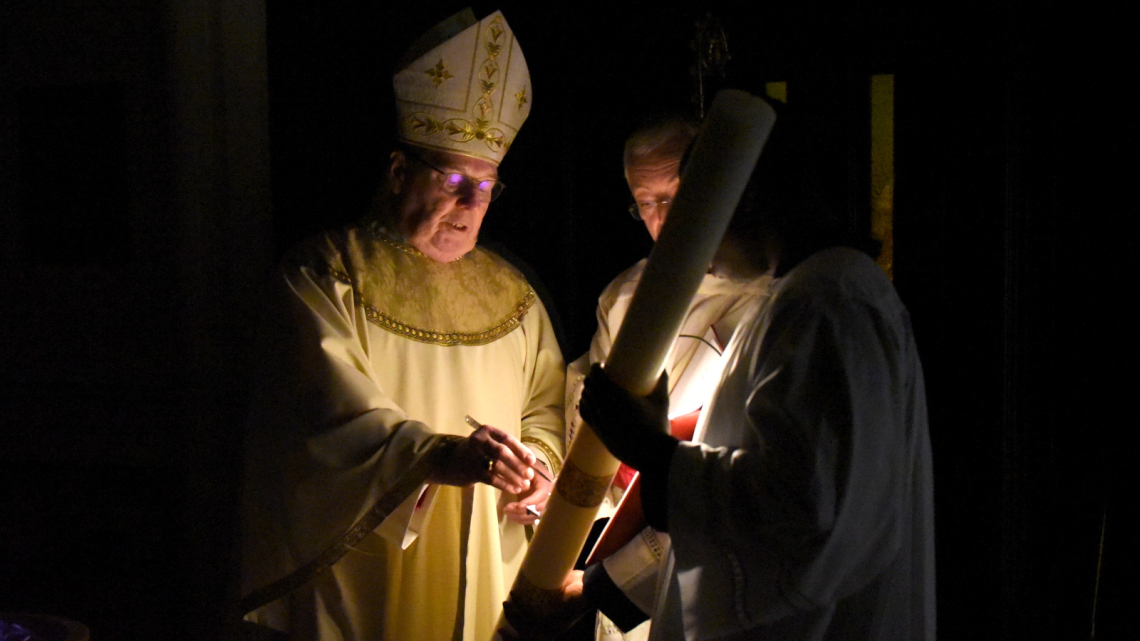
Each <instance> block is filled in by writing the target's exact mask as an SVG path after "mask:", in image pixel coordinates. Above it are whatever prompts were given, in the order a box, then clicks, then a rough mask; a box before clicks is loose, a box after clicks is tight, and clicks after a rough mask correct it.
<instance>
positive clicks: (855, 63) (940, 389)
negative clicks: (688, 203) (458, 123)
mask: <svg viewBox="0 0 1140 641" xmlns="http://www.w3.org/2000/svg"><path fill="white" fill-rule="evenodd" d="M267 4H268V6H266V4H263V3H259V2H257V1H256V0H240V1H234V2H226V1H223V0H214V1H212V2H211V1H208V0H200V1H193V0H167V1H166V2H146V1H143V0H113V1H112V0H108V1H105V2H99V3H92V2H83V1H80V0H72V1H63V0H56V1H44V2H6V3H3V4H0V267H2V270H0V359H2V360H0V362H2V373H0V612H5V611H7V612H40V613H51V614H57V615H62V616H66V617H70V618H73V619H77V620H80V621H83V622H85V623H86V624H88V625H89V626H90V627H91V629H92V633H93V636H92V638H93V639H95V640H96V641H104V640H110V639H115V640H117V639H140V640H142V639H157V638H166V639H192V638H193V639H199V638H218V637H219V635H220V634H221V633H220V626H219V621H220V620H221V618H222V615H223V613H224V612H225V609H226V606H227V604H228V603H230V602H231V601H232V599H233V598H235V597H236V590H237V588H236V582H235V573H234V568H235V567H236V532H237V521H236V516H237V512H236V499H237V496H238V492H239V488H240V460H241V447H242V428H241V424H242V417H243V414H244V407H245V392H244V389H245V385H246V381H245V379H244V375H243V372H244V371H246V365H247V363H248V362H249V360H250V359H251V358H252V357H253V355H252V354H251V353H250V352H249V349H248V344H249V341H250V339H251V338H252V337H254V336H255V335H256V332H257V327H256V325H255V324H254V323H252V322H251V319H253V318H255V317H256V316H257V314H258V313H259V312H260V311H261V309H260V304H259V297H258V294H257V292H258V291H259V289H260V287H261V285H262V283H263V282H264V279H265V277H266V275H267V274H268V273H269V272H270V270H271V266H272V264H273V262H274V260H275V257H276V256H279V255H280V253H281V252H282V251H283V250H284V249H285V248H287V246H288V245H289V244H291V243H292V242H295V241H296V240H299V239H300V238H302V237H304V236H306V235H308V234H310V233H312V232H314V231H316V230H318V229H320V228H322V227H326V226H330V225H334V224H338V223H340V222H344V221H347V220H350V219H352V218H354V217H355V216H356V215H357V214H358V213H359V212H360V210H361V208H362V207H363V206H364V205H365V204H366V203H367V201H368V199H369V198H370V197H371V194H372V192H373V190H374V189H375V187H376V182H377V177H378V175H379V171H380V169H381V168H382V166H383V162H384V159H385V157H386V152H387V145H388V144H389V142H390V139H389V135H390V123H391V121H392V105H391V91H390V88H389V77H390V72H391V65H392V62H393V61H394V60H395V58H396V57H397V56H398V54H399V53H400V52H401V51H402V50H403V48H404V47H405V46H406V45H407V44H409V43H410V42H411V41H412V40H413V39H414V38H415V36H417V35H418V34H419V33H421V32H422V31H424V30H425V29H427V28H428V27H430V26H432V25H433V24H434V23H436V22H437V21H439V20H440V19H442V18H444V17H446V16H447V15H449V14H450V13H451V12H452V11H453V10H456V9H458V8H461V7H462V6H463V5H461V4H452V3H445V2H422V3H409V4H407V5H399V6H393V5H392V4H389V3H375V2H373V3H348V2H339V3H330V2H318V1H316V0H310V1H307V2H270V3H267ZM616 4H617V3H610V6H606V5H592V6H571V5H560V6H559V8H558V9H554V8H551V7H550V6H548V5H540V4H539V3H524V2H503V3H500V4H498V5H491V4H488V3H478V4H476V6H475V10H476V14H477V15H479V16H482V15H485V14H486V13H488V12H489V11H491V10H493V9H494V8H496V7H499V8H502V9H503V11H504V13H505V15H506V17H507V19H508V21H509V23H510V25H511V27H512V28H513V29H514V31H515V33H516V35H517V36H518V38H519V42H520V44H521V46H522V48H523V50H524V51H525V53H526V57H527V61H528V64H529V67H530V70H531V74H532V78H533V87H534V96H535V102H534V108H533V112H532V116H531V118H530V120H529V121H528V122H527V124H526V127H525V128H524V129H523V131H522V134H521V135H520V136H519V138H518V139H517V141H516V143H515V145H514V147H513V149H512V151H511V154H510V155H509V156H508V157H507V160H506V161H505V162H504V164H503V166H502V168H501V172H502V177H503V180H504V181H505V182H507V183H508V184H509V189H508V190H507V191H506V193H505V195H504V197H503V199H502V200H501V201H499V202H497V203H496V204H495V205H494V206H493V207H492V210H491V213H490V214H489V215H488V217H487V220H486V222H485V225H484V233H483V235H484V237H485V238H486V239H488V240H491V241H493V242H495V243H497V244H498V245H500V246H502V247H504V248H505V249H506V250H508V251H509V252H511V253H513V254H515V255H516V256H517V257H518V258H519V259H521V261H523V262H525V263H526V264H528V265H529V266H530V268H531V269H532V270H533V273H534V274H536V275H537V277H538V279H540V280H541V282H542V284H543V285H545V288H546V289H547V290H548V292H549V301H550V302H549V304H550V305H551V306H552V312H554V313H555V314H556V315H557V317H558V318H559V319H560V324H561V326H562V329H563V334H564V340H563V348H564V351H565V353H566V356H567V358H568V360H569V359H572V358H574V357H575V356H577V355H578V354H579V353H581V352H582V351H584V350H585V348H586V346H587V344H588V341H589V338H590V336H591V334H592V333H593V331H594V316H593V310H594V302H595V299H596V297H597V295H598V293H599V292H600V291H601V289H602V287H603V286H604V285H605V284H606V283H607V282H608V281H609V280H610V279H611V278H612V277H613V276H614V275H616V274H617V273H618V272H619V271H620V270H622V269H624V268H625V267H626V266H628V265H629V264H631V263H633V262H634V261H635V260H637V259H638V258H640V257H642V256H644V255H645V254H646V253H647V252H648V249H649V239H648V237H647V235H646V234H645V232H644V231H643V227H642V226H641V225H640V224H638V223H635V222H634V221H632V220H631V219H630V218H629V217H628V216H627V215H626V213H625V206H626V205H627V204H628V194H627V193H626V191H625V186H624V183H623V181H622V175H621V164H620V163H621V160H620V156H621V146H622V141H623V139H624V136H625V135H626V134H627V133H628V131H629V130H630V128H631V127H632V126H633V125H634V124H635V122H636V121H637V120H638V119H639V118H640V117H641V115H642V114H644V113H646V112H647V111H649V110H651V109H654V108H659V107H661V106H662V105H667V104H681V105H684V104H686V100H687V99H688V96H689V95H690V93H691V89H692V87H691V78H690V75H689V71H688V66H689V65H690V64H691V61H692V57H691V56H692V53H691V51H690V49H689V41H690V40H691V39H692V34H693V23H694V21H695V20H696V19H697V18H699V17H701V16H702V15H704V13H705V11H706V10H708V9H711V10H712V11H713V12H714V14H715V15H716V16H717V17H718V18H719V19H720V20H721V21H722V22H723V23H724V24H725V25H726V30H727V33H728V38H729V49H730V52H731V54H732V56H733V57H732V60H731V62H730V63H729V70H730V74H731V75H732V77H733V82H734V83H735V84H737V85H739V86H745V87H748V88H752V89H754V90H758V89H759V88H760V87H762V86H763V83H764V82H766V81H774V80H779V81H787V82H788V83H789V101H790V102H792V103H793V104H797V105H799V106H801V107H803V108H805V109H809V110H811V111H813V112H814V113H815V114H817V115H818V116H820V118H821V120H820V123H821V125H820V138H821V140H825V141H831V144H830V145H829V147H830V148H831V149H832V150H833V151H835V152H836V153H835V154H834V158H837V159H839V160H837V161H836V163H834V164H832V165H828V166H826V167H823V168H821V171H824V170H826V171H829V172H834V173H837V174H841V175H844V176H846V177H847V178H848V179H850V180H849V182H848V184H849V188H850V196H851V203H852V216H853V218H854V219H855V220H857V221H859V222H862V223H865V218H866V215H867V211H866V207H865V204H864V203H866V202H867V201H866V198H865V197H866V194H865V193H863V191H862V190H865V185H866V182H865V181H864V180H862V179H861V178H862V177H865V176H866V174H867V171H868V168H867V158H866V154H865V152H864V150H865V147H866V137H867V132H866V117H867V96H866V85H867V78H868V77H869V75H870V74H873V73H892V74H894V75H895V87H896V90H895V91H896V104H895V115H896V122H895V141H896V153H895V167H896V174H897V186H896V189H895V248H896V255H895V283H896V285H897V287H898V289H899V291H900V294H901V295H902V297H903V299H904V302H906V304H907V305H908V307H909V308H910V310H911V313H912V316H913V319H914V324H915V328H916V332H917V335H918V340H919V349H920V352H921V354H922V358H923V362H924V366H925V369H926V375H927V388H928V394H929V405H930V422H931V432H932V439H933V444H934V457H935V486H936V509H937V517H936V518H937V546H938V547H937V551H938V597H939V613H938V614H939V634H940V636H941V637H942V638H944V639H966V638H969V639H1044V638H1048V639H1052V638H1057V639H1061V638H1065V639H1074V638H1088V637H1089V636H1090V633H1091V624H1092V619H1093V599H1094V593H1096V586H1097V581H1096V577H1097V568H1098V560H1099V559H1100V558H1101V557H1100V546H1101V536H1102V532H1103V533H1104V539H1103V546H1104V547H1103V566H1102V575H1101V580H1100V583H1099V586H1100V588H1099V605H1098V611H1097V612H1098V617H1097V628H1096V632H1097V636H1098V637H1101V638H1121V637H1122V636H1123V630H1124V629H1125V628H1126V625H1127V624H1126V623H1125V622H1124V620H1123V616H1122V613H1123V610H1122V603H1123V594H1122V585H1123V577H1124V576H1125V575H1127V574H1131V573H1132V570H1133V569H1134V565H1132V563H1131V560H1130V557H1129V558H1126V557H1125V551H1124V549H1123V548H1124V547H1125V545H1126V541H1129V540H1132V541H1134V540H1135V537H1134V530H1130V529H1128V527H1129V526H1127V525H1126V522H1127V520H1128V519H1127V514H1128V512H1130V511H1131V510H1132V509H1133V507H1132V506H1135V505H1136V503H1135V500H1134V499H1135V496H1134V489H1133V488H1134V487H1135V485H1136V474H1135V472H1134V471H1133V470H1132V469H1131V468H1129V469H1125V468H1124V467H1123V466H1121V465H1120V464H1118V457H1119V456H1120V455H1119V452H1120V450H1121V449H1122V447H1123V444H1124V442H1125V441H1124V438H1123V434H1124V433H1125V432H1126V431H1128V430H1129V428H1127V425H1129V424H1134V423H1132V421H1134V420H1135V419H1134V418H1131V419H1130V418H1127V417H1130V416H1131V414H1130V413H1126V408H1125V403H1126V401H1127V399H1128V398H1130V396H1131V393H1134V392H1133V390H1132V389H1131V388H1132V387H1134V384H1135V378H1136V377H1135V374H1129V372H1132V371H1134V369H1135V367H1134V365H1133V359H1132V350H1131V342H1130V341H1126V340H1125V338H1124V337H1125V327H1124V321H1125V319H1126V318H1128V316H1127V315H1126V314H1125V313H1124V312H1123V310H1125V309H1126V305H1127V300H1129V299H1130V298H1132V297H1133V295H1134V292H1135V290H1136V287H1135V285H1134V284H1133V283H1132V282H1131V281H1130V278H1131V277H1130V276H1128V274H1130V273H1132V272H1131V270H1128V271H1126V270H1125V257H1126V256H1127V255H1128V253H1127V251H1126V246H1125V243H1126V235H1127V232H1126V229H1127V226H1128V225H1127V223H1126V221H1128V219H1129V218H1131V217H1132V216H1131V214H1133V213H1134V212H1135V206H1130V207H1128V208H1127V209H1126V208H1125V201H1124V187H1125V185H1128V184H1133V183H1134V182H1135V180H1134V179H1133V177H1132V176H1131V175H1128V174H1131V171H1132V170H1133V168H1134V161H1132V158H1134V156H1135V153H1134V151H1133V149H1134V147H1133V143H1134V138H1135V137H1134V132H1135V125H1134V123H1135V116H1134V109H1133V107H1132V104H1133V103H1130V102H1128V101H1127V100H1126V99H1125V96H1126V95H1128V94H1130V93H1131V92H1130V91H1128V89H1130V85H1131V84H1132V79H1131V77H1132V76H1133V75H1134V73H1130V70H1131V67H1130V66H1129V65H1130V63H1126V60H1127V59H1130V58H1131V56H1130V55H1128V54H1129V52H1130V50H1131V47H1130V45H1128V44H1126V42H1127V38H1125V34H1124V26H1123V25H1124V24H1125V23H1126V20H1125V18H1124V16H1123V14H1121V15H1116V14H1114V13H1112V12H1110V11H1107V10H1105V9H1104V8H1103V7H1098V6H1095V5H1091V4H1088V3H1084V4H1080V5H1078V6H1066V7H1058V8H1055V9H1043V8H1041V7H1040V6H1037V5H1036V4H1029V3H1017V2H1012V1H1010V0H1006V1H1005V2H989V3H981V2H969V3H965V4H963V3H956V4H953V5H950V4H943V5H932V6H926V7H923V8H916V7H914V6H911V5H913V4H915V3H903V2H892V1H889V0H875V1H872V2H867V3H860V4H859V6H857V7H853V8H847V9H844V10H836V9H834V8H832V7H828V6H826V5H823V4H818V5H817V4H815V3H783V4H778V5H777V4H774V5H771V6H764V7H761V6H752V7H751V8H739V7H737V8H730V7H728V6H727V4H724V3H688V4H659V5H650V4H634V5H622V6H620V7H618V6H613V5H616ZM1126 172H1127V174H1126ZM852 177H854V178H852ZM1129 204H1131V203H1129ZM1126 532H1130V533H1132V534H1133V535H1130V534H1127V533H1126ZM1127 627H1129V628H1131V627H1132V626H1127Z"/></svg>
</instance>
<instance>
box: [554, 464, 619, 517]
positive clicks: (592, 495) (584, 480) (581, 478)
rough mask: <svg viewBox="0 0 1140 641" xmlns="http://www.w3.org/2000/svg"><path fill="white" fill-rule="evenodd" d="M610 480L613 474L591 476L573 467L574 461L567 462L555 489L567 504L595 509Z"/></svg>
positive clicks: (575, 466) (603, 496)
mask: <svg viewBox="0 0 1140 641" xmlns="http://www.w3.org/2000/svg"><path fill="white" fill-rule="evenodd" d="M612 480H613V474H608V475H606V476H593V475H592V474H587V473H586V472H585V471H583V470H582V468H580V467H578V466H577V465H574V461H571V460H567V461H566V462H565V464H564V467H563V468H562V473H561V474H559V475H558V479H557V483H556V484H555V488H556V489H557V490H558V493H559V494H560V495H562V498H564V499H566V501H567V502H569V503H572V504H574V505H577V506H578V507H597V506H599V505H601V504H602V499H604V498H605V496H606V490H608V489H609V487H610V481H612Z"/></svg>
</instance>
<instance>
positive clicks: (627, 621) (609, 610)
mask: <svg viewBox="0 0 1140 641" xmlns="http://www.w3.org/2000/svg"><path fill="white" fill-rule="evenodd" d="M582 583H583V594H585V596H586V601H587V602H589V604H590V605H591V606H593V607H595V608H597V609H598V610H601V612H602V614H604V615H606V616H607V617H609V619H610V621H613V622H614V624H616V625H617V627H619V628H621V631H622V632H629V631H630V630H632V629H634V628H635V627H637V626H638V624H640V623H641V622H643V621H646V620H648V619H649V615H648V614H646V613H644V612H642V611H641V608H639V607H637V606H636V605H634V604H633V601H630V600H629V597H627V596H626V595H625V593H624V592H622V591H621V589H620V588H618V586H617V584H615V583H614V582H613V579H611V578H610V575H609V573H607V572H606V568H605V566H603V565H602V564H601V563H595V564H593V565H591V566H590V567H588V568H586V572H585V576H584V578H583V580H582Z"/></svg>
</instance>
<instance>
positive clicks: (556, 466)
mask: <svg viewBox="0 0 1140 641" xmlns="http://www.w3.org/2000/svg"><path fill="white" fill-rule="evenodd" d="M519 440H521V441H522V442H523V445H533V446H534V447H535V448H536V449H538V450H539V451H541V452H542V453H543V455H544V456H546V460H547V461H550V473H551V475H553V476H555V477H557V476H558V472H559V471H561V470H562V457H561V456H559V455H558V454H556V453H555V452H554V450H553V449H551V447H550V446H549V445H547V444H546V443H543V442H542V441H540V440H538V439H537V438H535V437H533V436H524V437H522V438H521V439H519Z"/></svg>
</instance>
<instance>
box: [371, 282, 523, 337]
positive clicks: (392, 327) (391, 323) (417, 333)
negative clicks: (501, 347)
mask: <svg viewBox="0 0 1140 641" xmlns="http://www.w3.org/2000/svg"><path fill="white" fill-rule="evenodd" d="M353 293H354V294H355V293H356V292H355V291H354V292H353ZM355 300H356V304H357V305H359V306H360V307H361V308H363V309H364V316H365V318H367V319H368V320H369V322H371V323H372V324H374V325H377V326H379V327H383V328H384V329H386V330H388V331H389V332H392V333H393V334H399V335H400V336H403V337H404V338H410V339H412V340H414V341H419V342H421V343H430V344H432V345H443V346H445V347H453V346H455V345H486V344H487V343H492V342H494V341H496V340H498V339H500V338H502V337H503V336H506V335H507V334H510V333H511V331H513V330H514V329H515V328H516V327H518V326H519V325H521V324H522V317H523V316H525V315H526V312H527V310H528V309H530V307H531V305H534V301H535V295H534V292H527V293H526V296H524V297H523V299H522V300H521V301H519V304H518V306H517V307H515V311H514V313H512V314H511V315H510V316H509V317H507V318H506V319H505V320H504V321H503V322H502V323H499V324H498V325H496V326H495V327H492V328H491V329H489V330H487V331H485V332H479V333H477V334H463V333H455V332H451V333H447V332H439V331H435V330H432V329H424V328H421V327H412V326H411V325H408V324H406V323H401V322H400V321H398V320H396V319H395V318H392V317H390V316H388V315H387V314H385V313H383V312H381V311H379V310H377V309H376V308H374V307H372V306H370V305H366V304H364V303H363V302H362V301H361V300H360V298H359V296H356V297H355Z"/></svg>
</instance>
